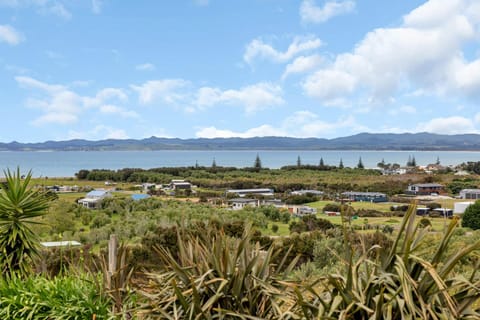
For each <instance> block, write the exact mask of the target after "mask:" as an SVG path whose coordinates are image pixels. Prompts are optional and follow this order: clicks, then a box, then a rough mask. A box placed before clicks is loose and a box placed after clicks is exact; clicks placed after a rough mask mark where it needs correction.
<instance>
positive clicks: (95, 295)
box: [0, 275, 113, 320]
mask: <svg viewBox="0 0 480 320" xmlns="http://www.w3.org/2000/svg"><path fill="white" fill-rule="evenodd" d="M96 283H98V280H97V279H95V278H93V277H92V276H87V275H85V276H84V277H77V276H65V277H56V278H54V279H47V278H45V277H43V276H30V277H28V278H23V279H21V278H18V277H15V276H14V277H10V278H8V279H4V278H3V279H0V319H3V320H10V319H12V320H13V319H35V320H37V319H38V320H40V319H45V320H49V319H59V320H67V319H68V320H70V319H78V320H83V319H98V320H101V319H113V317H112V316H111V315H110V309H111V302H110V300H109V299H108V298H106V297H104V296H102V295H101V294H100V290H99V287H98V286H97V285H96Z"/></svg>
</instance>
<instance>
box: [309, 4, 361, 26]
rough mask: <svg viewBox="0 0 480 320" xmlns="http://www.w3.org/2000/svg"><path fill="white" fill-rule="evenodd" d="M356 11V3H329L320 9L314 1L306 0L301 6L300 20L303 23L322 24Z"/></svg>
mask: <svg viewBox="0 0 480 320" xmlns="http://www.w3.org/2000/svg"><path fill="white" fill-rule="evenodd" d="M354 9H355V2H354V1H328V2H326V3H325V5H324V6H323V7H321V8H320V7H318V6H317V5H316V3H315V1H314V0H304V1H303V2H302V4H301V5H300V18H301V19H302V22H307V23H308V22H310V23H322V22H326V21H328V20H330V19H331V18H333V17H335V16H338V15H342V14H347V13H350V12H352V11H353V10H354Z"/></svg>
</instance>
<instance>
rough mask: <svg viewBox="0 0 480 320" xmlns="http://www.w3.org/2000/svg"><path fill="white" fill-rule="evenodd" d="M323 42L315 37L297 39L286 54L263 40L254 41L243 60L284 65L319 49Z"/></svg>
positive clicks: (250, 62)
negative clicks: (303, 54)
mask: <svg viewBox="0 0 480 320" xmlns="http://www.w3.org/2000/svg"><path fill="white" fill-rule="evenodd" d="M321 45H322V41H321V40H320V39H318V38H316V37H313V36H307V37H295V38H294V39H293V41H292V43H291V44H290V45H289V46H288V48H287V50H286V51H285V52H281V51H279V50H276V49H275V48H273V47H272V46H271V45H270V44H267V43H265V42H263V41H262V40H261V39H255V40H252V41H251V42H250V43H249V44H248V45H247V47H246V50H245V53H244V55H243V60H244V61H245V62H247V63H248V64H252V63H253V61H254V60H255V59H257V58H260V59H265V60H270V61H273V62H276V63H284V62H287V61H289V60H291V59H293V58H294V57H295V56H296V55H298V54H300V53H302V52H307V51H311V50H314V49H317V48H319V47H320V46H321Z"/></svg>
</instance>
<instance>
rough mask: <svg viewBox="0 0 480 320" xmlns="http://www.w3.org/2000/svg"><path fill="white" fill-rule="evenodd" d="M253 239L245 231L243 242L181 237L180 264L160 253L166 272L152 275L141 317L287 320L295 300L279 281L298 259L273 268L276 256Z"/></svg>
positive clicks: (162, 252) (247, 231) (226, 238)
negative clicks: (273, 260) (264, 249)
mask: <svg viewBox="0 0 480 320" xmlns="http://www.w3.org/2000/svg"><path fill="white" fill-rule="evenodd" d="M251 238H252V237H251V231H250V230H249V229H248V228H247V230H246V232H245V233H244V235H243V237H242V238H241V239H233V238H229V237H227V236H226V235H225V234H223V233H220V234H218V235H216V236H213V237H205V238H203V239H202V238H198V237H194V236H191V235H188V234H183V235H180V234H179V237H178V247H179V251H178V259H175V258H174V257H173V256H172V254H171V253H169V252H168V251H166V250H165V249H163V248H159V250H158V253H159V255H160V257H161V258H162V260H163V262H164V265H165V266H166V270H165V271H164V272H162V273H157V274H151V275H150V279H151V281H150V287H149V288H147V290H145V291H144V292H143V296H144V297H145V298H146V303H145V305H144V306H143V307H142V309H143V310H141V311H140V313H141V314H143V315H144V317H145V319H172V320H173V319H288V318H291V315H292V311H293V310H292V309H291V307H293V306H294V301H293V300H292V298H293V297H294V296H293V292H292V291H291V290H287V289H288V288H289V287H288V285H287V283H286V282H284V281H282V279H284V278H285V274H288V273H290V272H291V270H292V268H293V267H294V265H295V263H296V262H297V259H293V261H292V262H291V263H290V264H289V265H288V266H286V267H283V264H284V263H285V259H284V261H283V262H282V263H280V264H279V265H277V266H274V265H273V263H272V259H273V257H275V255H276V254H278V253H279V252H280V251H278V252H277V251H276V250H275V249H274V247H273V246H271V247H270V248H269V249H268V250H267V251H263V250H261V249H260V247H259V245H258V243H257V244H254V243H252V239H251ZM287 256H288V254H287V255H286V256H285V257H287Z"/></svg>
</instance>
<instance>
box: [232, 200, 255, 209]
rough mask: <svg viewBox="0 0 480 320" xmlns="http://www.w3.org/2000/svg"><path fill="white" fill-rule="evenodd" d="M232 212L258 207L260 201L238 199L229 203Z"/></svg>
mask: <svg viewBox="0 0 480 320" xmlns="http://www.w3.org/2000/svg"><path fill="white" fill-rule="evenodd" d="M228 202H229V203H230V207H231V208H232V210H241V209H243V208H245V207H258V206H260V201H259V200H257V199H245V198H236V199H230V200H229V201H228Z"/></svg>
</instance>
